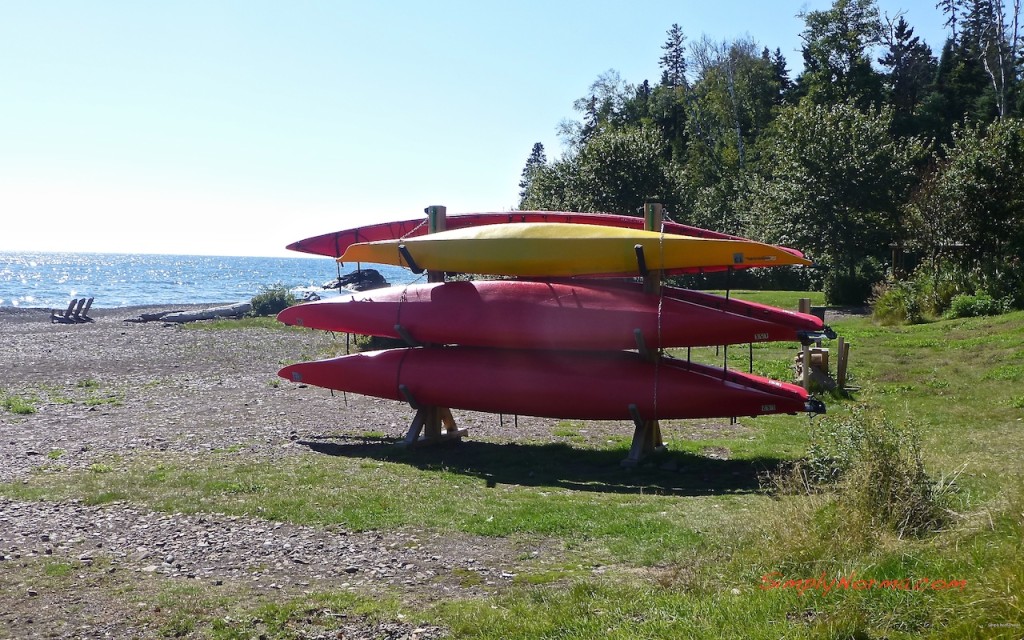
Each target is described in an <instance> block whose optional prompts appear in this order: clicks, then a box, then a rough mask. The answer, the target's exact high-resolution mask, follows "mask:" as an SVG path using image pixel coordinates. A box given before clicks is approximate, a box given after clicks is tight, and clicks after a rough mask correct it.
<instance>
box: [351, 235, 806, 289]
mask: <svg viewBox="0 0 1024 640" xmlns="http://www.w3.org/2000/svg"><path fill="white" fill-rule="evenodd" d="M640 253H642V256H640V255H638V254H640ZM339 261H341V262H372V263H377V264H390V265H396V266H404V267H410V268H412V269H428V270H434V271H447V272H457V273H483V274H491V275H506V276H523V277H567V276H582V275H608V274H633V275H635V274H638V273H639V272H640V271H641V270H642V268H645V269H649V270H667V269H680V268H690V269H700V268H706V267H729V266H735V265H744V266H748V267H751V266H782V265H806V264H810V263H809V261H808V260H805V259H804V258H800V257H797V256H795V255H793V254H791V253H789V252H787V251H784V250H782V249H780V248H778V247H774V246H772V245H766V244H762V243H759V242H753V241H749V240H731V239H716V238H695V237H692V236H676V235H670V234H663V233H657V232H653V231H643V230H636V229H621V228H618V227H605V226H598V225H575V224H560V223H522V224H512V225H492V226H485V227H475V228H467V229H456V230H453V231H444V232H441V233H435V234H431V235H428V236H420V237H415V238H407V239H404V240H384V241H378V242H367V243H358V244H353V245H351V246H349V247H348V249H347V250H346V251H345V253H344V255H343V256H342V257H341V258H339Z"/></svg>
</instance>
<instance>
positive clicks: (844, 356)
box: [836, 338, 850, 389]
mask: <svg viewBox="0 0 1024 640" xmlns="http://www.w3.org/2000/svg"><path fill="white" fill-rule="evenodd" d="M849 357H850V343H849V342H847V341H846V340H844V339H843V338H839V361H838V362H837V363H836V384H837V385H838V386H839V388H840V389H845V388H846V365H847V361H848V360H849Z"/></svg>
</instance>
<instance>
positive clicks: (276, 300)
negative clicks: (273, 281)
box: [249, 284, 299, 316]
mask: <svg viewBox="0 0 1024 640" xmlns="http://www.w3.org/2000/svg"><path fill="white" fill-rule="evenodd" d="M251 302H252V311H250V312H249V313H250V314H251V315H254V316H273V315H277V314H278V313H280V312H282V311H284V310H285V309H287V308H288V307H290V306H292V305H294V304H297V303H298V302H299V301H298V299H297V298H296V297H295V296H294V295H292V292H291V291H289V290H288V288H287V287H285V286H284V285H282V284H277V285H274V286H271V287H266V288H264V289H262V290H261V291H260V292H259V293H258V294H256V295H255V296H253V298H252V301H251Z"/></svg>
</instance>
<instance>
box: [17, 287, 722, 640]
mask: <svg viewBox="0 0 1024 640" xmlns="http://www.w3.org/2000/svg"><path fill="white" fill-rule="evenodd" d="M172 308H173V309H186V308H190V307H188V306H187V305H186V306H174V307H166V308H164V309H165V310H166V309H172ZM158 310H161V309H160V308H155V307H146V308H123V309H102V310H95V311H94V312H93V314H92V316H93V317H94V319H95V321H94V322H92V323H85V324H71V325H63V324H51V323H50V321H49V312H48V311H46V310H39V309H10V308H6V309H0V363H2V372H0V396H3V397H11V396H22V397H28V398H33V399H34V406H35V408H36V411H35V413H30V414H24V415H23V414H18V413H15V412H12V411H9V410H0V482H4V483H14V484H15V485H16V484H17V483H20V482H22V481H23V480H25V479H26V478H28V477H30V476H31V474H33V473H36V472H38V471H37V470H38V469H39V468H44V467H47V466H48V465H55V464H59V465H61V467H62V468H64V469H69V470H77V469H86V468H89V467H90V465H95V464H101V463H102V462H103V461H104V460H109V459H110V458H111V456H119V457H120V458H121V459H125V460H129V461H130V460H131V459H132V457H133V456H140V455H181V456H184V455H202V454H203V453H204V452H207V453H208V452H213V451H224V450H231V451H232V452H233V455H237V456H239V457H248V458H252V459H261V460H275V459H281V458H282V457H285V456H322V455H324V453H323V452H321V451H318V447H316V446H313V445H314V443H324V442H331V443H338V444H339V446H340V445H342V444H344V443H345V438H346V434H348V435H349V436H351V435H353V434H360V433H364V432H375V433H378V434H379V433H384V434H386V435H385V437H384V438H383V440H390V439H395V440H397V439H400V438H401V437H402V436H403V435H404V432H405V430H406V428H407V425H408V423H409V421H410V420H411V419H412V416H413V412H412V410H411V409H410V408H409V407H407V406H405V405H402V404H400V403H395V402H390V401H384V400H378V399H374V398H366V397H360V396H351V395H349V396H348V397H347V398H342V397H341V395H340V394H336V395H334V396H332V395H331V393H330V392H328V391H326V390H323V389H317V388H312V387H303V386H299V385H294V384H291V383H288V382H285V381H280V383H278V382H277V381H278V380H279V379H278V378H277V375H276V372H277V370H278V369H279V368H280V367H281V366H282V363H284V362H294V361H297V360H302V359H314V358H318V357H325V356H327V355H329V354H336V353H339V352H343V351H344V349H345V338H344V336H334V335H331V334H326V333H323V332H313V331H281V330H271V329H262V328H253V327H249V328H244V329H232V330H190V329H187V328H184V327H182V326H178V325H168V326H165V325H162V324H161V323H159V322H149V323H132V322H126V321H125V320H127V319H130V318H137V317H138V316H139V315H140V314H141V313H148V312H154V311H158ZM93 396H96V397H98V398H99V401H97V402H87V401H85V400H86V399H87V398H88V397H93ZM107 396H109V397H112V398H116V402H104V397H107ZM456 417H457V419H458V421H459V426H460V427H462V428H468V429H469V434H470V435H469V437H470V438H471V439H475V440H479V439H484V440H488V441H491V442H512V441H524V440H528V441H538V440H540V441H545V440H546V441H552V440H554V439H556V438H555V437H554V436H552V431H553V427H554V426H555V421H551V420H542V419H535V418H524V417H520V418H519V419H518V424H517V425H515V426H514V424H515V423H514V421H513V420H512V419H511V417H506V418H505V419H504V420H499V418H498V416H493V415H485V414H474V413H468V412H457V414H456ZM587 426H588V428H587V429H586V431H585V432H586V434H587V436H586V437H587V438H595V439H603V438H606V437H608V436H609V435H610V434H613V433H614V434H616V435H619V436H621V435H623V434H624V433H625V434H629V433H631V428H630V427H631V425H623V424H620V423H588V425H587ZM692 428H693V429H695V430H696V431H697V432H695V433H694V434H693V435H694V436H695V437H700V433H699V431H700V429H702V428H703V427H701V426H700V425H695V426H693V427H692ZM709 428H712V427H709ZM713 428H717V427H713ZM736 428H737V429H740V428H741V427H736ZM561 551H562V550H561V549H560V548H559V545H557V544H553V543H547V542H544V541H539V542H531V543H529V544H527V543H523V542H512V541H509V540H505V539H495V538H475V537H472V536H468V535H467V536H452V537H449V536H446V537H445V539H443V540H438V539H436V538H435V537H432V536H429V535H424V533H423V532H417V531H403V530H399V531H388V532H353V531H345V530H342V529H339V528H337V527H331V528H329V529H327V528H316V527H306V526H296V525H291V524H283V523H279V522H272V521H267V520H260V519H258V518H239V517H228V516H224V515H220V514H208V515H207V514H204V515H184V514H174V513H160V512H150V511H147V510H145V509H142V508H139V507H138V506H135V505H130V504H125V503H111V504H105V505H101V506H87V505H83V504H80V503H77V502H73V501H72V502H67V503H57V502H33V501H19V500H12V499H9V498H0V576H5V577H0V594H2V595H3V596H4V597H3V599H2V600H0V635H3V632H4V631H6V633H8V634H10V635H12V636H13V637H37V636H38V637H150V636H151V635H157V634H156V633H155V632H154V631H153V630H151V629H145V628H137V627H135V626H133V624H134V623H133V620H134V619H135V618H136V617H137V615H136V613H137V612H133V611H130V610H127V611H126V610H124V607H123V603H122V604H121V605H118V604H117V603H114V602H110V601H106V600H103V599H102V598H101V597H100V596H98V595H97V594H102V593H103V591H102V590H99V589H95V590H94V589H90V588H89V587H88V583H89V580H91V579H94V574H93V573H88V572H87V573H83V574H82V575H81V576H79V578H80V582H81V585H80V587H81V588H79V589H76V590H74V591H73V592H70V593H69V592H67V591H63V592H60V591H55V592H53V593H48V592H42V591H40V590H38V589H32V588H30V587H26V585H25V584H24V583H23V582H21V581H20V580H21V577H23V576H24V571H21V572H19V571H10V569H12V568H17V567H21V568H25V567H29V566H32V563H33V562H35V561H38V559H40V558H43V559H47V560H49V559H53V558H60V559H64V560H67V561H73V562H74V563H76V564H75V566H78V567H87V568H88V567H102V568H103V573H104V576H105V578H104V579H105V580H120V581H124V582H125V583H126V584H135V583H138V582H139V581H141V580H164V581H180V582H188V581H202V582H203V584H207V585H216V586H218V587H223V588H224V589H228V588H231V587H232V586H244V587H245V588H256V589H262V590H265V591H266V592H268V593H271V592H278V593H283V594H288V593H292V594H297V593H304V592H308V591H309V590H310V589H316V588H321V589H349V590H353V591H356V592H358V593H363V594H373V593H374V592H375V591H376V590H378V589H381V588H388V589H397V590H398V591H399V592H402V593H406V594H407V596H408V597H409V598H424V597H426V598H445V597H459V596H470V595H482V594H484V593H489V592H493V590H495V589H501V588H502V587H503V586H507V585H509V584H511V583H512V580H513V579H514V577H515V572H516V569H517V566H520V565H522V563H523V560H522V559H523V558H530V559H531V561H535V562H539V563H543V562H545V561H547V560H549V559H557V557H558V556H559V554H560V553H561ZM466 572H473V573H474V574H476V575H477V576H479V580H473V581H467V580H465V579H464V576H465V575H467V573H466ZM10 594H21V596H20V597H15V598H13V599H12V598H11V597H8V596H9V595H10ZM444 635H445V631H444V630H443V629H436V628H430V627H413V626H411V625H404V624H401V623H397V622H396V623H387V624H385V625H383V626H381V624H380V623H377V624H375V625H369V623H367V622H366V621H364V620H358V619H353V620H345V621H339V623H338V635H337V636H334V635H331V636H329V637H344V638H362V637H374V638H376V637H384V638H421V639H426V638H436V637H443V636H444Z"/></svg>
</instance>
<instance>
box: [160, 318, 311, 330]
mask: <svg viewBox="0 0 1024 640" xmlns="http://www.w3.org/2000/svg"><path fill="white" fill-rule="evenodd" d="M180 326H181V328H182V329H184V330H185V331H231V330H241V329H268V330H273V331H308V329H303V328H302V327H292V326H288V325H286V324H281V323H280V322H278V321H277V318H276V317H274V316H256V317H254V316H244V317H241V318H220V319H217V320H200V321H198V322H185V323H182V324H181V325H180Z"/></svg>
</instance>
